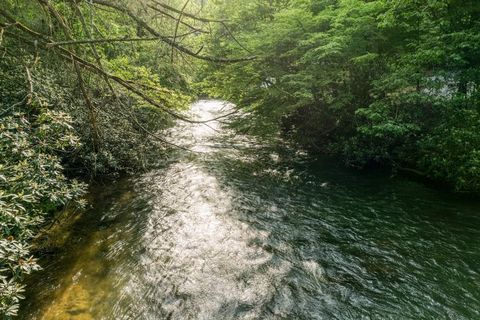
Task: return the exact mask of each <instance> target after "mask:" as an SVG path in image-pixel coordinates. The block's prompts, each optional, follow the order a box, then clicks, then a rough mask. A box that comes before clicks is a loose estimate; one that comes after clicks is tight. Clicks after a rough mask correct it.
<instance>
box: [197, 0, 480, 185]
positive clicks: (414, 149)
mask: <svg viewBox="0 0 480 320" xmlns="http://www.w3.org/2000/svg"><path fill="white" fill-rule="evenodd" d="M233 2H234V1H229V0H224V1H218V2H216V4H217V6H216V7H214V8H212V12H216V13H215V14H216V15H217V16H219V17H225V16H228V17H233V21H231V23H232V24H233V25H234V26H236V27H235V28H236V30H237V31H238V32H239V34H238V35H237V39H238V40H239V41H240V42H241V43H242V45H243V47H245V48H248V49H249V50H251V51H252V52H255V54H257V55H258V59H257V60H255V61H251V62H248V63H243V64H237V65H230V66H226V67H219V66H217V65H212V64H210V65H207V66H205V68H204V70H203V73H202V75H201V79H202V85H201V86H200V89H201V90H203V91H205V92H207V93H208V94H210V95H214V96H221V97H225V98H227V99H230V100H232V101H234V102H236V103H238V104H239V105H241V106H244V107H247V106H254V110H255V111H256V112H257V114H264V115H269V116H270V118H271V122H272V123H276V124H277V128H279V127H283V129H284V130H286V131H287V132H288V133H289V134H290V135H291V136H293V137H294V138H295V139H297V140H298V141H300V142H302V143H304V144H306V145H309V146H312V147H314V148H315V149H317V150H318V149H319V150H321V151H322V152H329V153H334V154H337V155H341V156H343V157H344V159H345V160H346V162H347V163H348V164H350V165H354V166H360V167H363V166H365V165H368V164H372V163H381V164H390V165H394V166H399V167H407V168H413V169H415V170H416V171H421V172H423V174H424V175H426V176H428V177H430V178H432V179H436V180H440V181H443V182H447V183H450V184H451V185H452V186H454V188H455V189H456V190H458V191H473V192H478V191H480V183H479V175H478V161H480V159H479V158H478V145H479V143H478V139H479V137H480V131H478V125H477V124H478V119H479V114H480V110H479V103H478V102H479V82H480V66H479V61H480V41H479V40H480V24H479V23H478V19H477V17H478V16H479V14H480V3H479V2H478V1H474V0H470V1H458V0H437V1H420V0H408V1H401V2H398V1H393V0H374V1H360V0H320V1H318V0H315V1H313V0H291V1H284V2H278V3H275V2H269V4H268V5H266V4H260V3H259V2H258V1H253V0H252V1H244V2H242V3H241V4H240V3H235V4H233ZM265 6H266V7H268V10H267V11H268V12H269V14H268V15H264V14H263V13H260V12H265V10H263V9H262V8H265ZM246 12H248V14H247V13H246ZM252 15H253V16H254V17H252ZM251 21H255V22H254V23H252V22H251ZM216 32H217V35H218V37H220V35H221V34H222V32H223V30H222V28H221V27H219V28H218V30H216ZM211 43H212V44H211V46H210V48H209V49H210V50H211V51H212V52H235V51H238V50H242V48H240V47H239V45H238V43H237V42H236V41H227V42H226V41H222V42H220V43H219V42H218V41H212V42H211Z"/></svg>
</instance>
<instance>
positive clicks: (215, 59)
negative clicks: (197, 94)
mask: <svg viewBox="0 0 480 320" xmlns="http://www.w3.org/2000/svg"><path fill="white" fill-rule="evenodd" d="M92 1H93V2H94V3H96V4H99V5H103V6H107V7H110V8H113V9H116V10H118V11H120V12H123V13H124V14H126V15H128V16H129V17H130V18H131V19H133V20H134V21H135V22H136V23H138V24H139V25H141V26H142V27H143V28H144V29H145V30H147V31H148V32H150V33H151V34H152V35H154V36H156V37H158V38H159V39H160V40H162V41H163V42H165V43H166V44H168V45H170V46H173V47H175V48H176V49H177V50H179V51H181V52H183V53H185V54H188V55H190V56H192V57H195V58H197V59H201V60H205V61H210V62H218V63H232V62H241V61H251V60H254V59H256V57H255V56H252V57H246V58H238V59H229V58H221V57H210V56H203V55H197V54H195V52H193V51H191V50H190V49H188V48H185V47H183V46H181V45H179V44H178V43H176V42H174V41H172V40H171V39H169V38H167V37H165V36H162V35H161V34H160V33H158V32H157V31H156V30H155V29H153V28H152V27H151V26H150V25H149V24H148V23H146V22H145V21H143V20H142V19H141V18H140V17H138V16H137V15H135V14H134V13H133V12H132V11H131V10H129V9H128V8H125V7H122V6H120V5H116V4H113V3H111V2H110V1H107V0H92Z"/></svg>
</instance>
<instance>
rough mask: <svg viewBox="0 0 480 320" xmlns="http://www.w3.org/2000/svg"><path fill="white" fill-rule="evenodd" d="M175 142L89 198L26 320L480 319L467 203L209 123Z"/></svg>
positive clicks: (218, 106) (479, 223)
mask: <svg viewBox="0 0 480 320" xmlns="http://www.w3.org/2000/svg"><path fill="white" fill-rule="evenodd" d="M228 108H229V106H224V105H223V104H222V103H220V102H215V101H209V102H207V101H203V102H199V103H197V104H196V105H194V106H193V111H192V113H193V114H195V115H196V116H197V117H199V118H203V119H208V118H211V117H213V116H215V115H219V114H222V113H225V112H227V111H228V110H227V109H228ZM171 136H172V139H173V140H174V141H177V142H178V143H181V144H182V145H184V146H188V147H189V148H191V149H193V150H194V151H195V152H194V153H188V152H177V154H176V157H174V158H172V160H171V161H170V162H169V163H166V164H165V165H164V166H162V168H160V169H158V170H154V171H152V172H150V173H148V174H145V175H143V176H139V177H136V178H132V179H128V180H123V181H119V182H117V183H114V184H111V185H108V186H99V187H98V188H96V190H95V191H94V198H95V199H94V201H93V209H92V210H91V211H89V212H88V213H87V214H85V215H84V216H83V217H82V218H81V219H80V220H79V221H78V222H77V223H76V224H75V225H74V227H73V230H71V232H70V233H68V234H66V235H63V236H64V237H66V239H67V245H66V247H65V249H64V250H63V251H61V252H60V253H58V254H55V255H52V256H50V257H47V258H44V260H43V265H44V267H45V269H46V270H45V271H43V272H40V273H37V274H36V275H35V276H34V278H32V279H31V280H30V282H31V284H30V287H29V290H30V291H29V292H30V293H29V297H27V300H26V301H25V302H24V304H23V314H22V316H21V319H78V320H79V319H355V320H356V319H480V246H479V245H480V212H479V211H480V210H479V209H480V203H479V202H478V201H477V202H475V201H471V200H468V201H467V200H465V199H462V198H460V197H457V196H453V195H448V194H444V193H442V192H439V191H435V190H431V189H429V188H427V187H425V186H423V185H421V184H419V183H416V182H412V181H409V180H407V179H402V178H400V177H396V178H391V177H389V176H388V175H385V174H381V173H378V174H372V173H369V174H363V173H358V172H355V171H350V170H347V169H345V168H343V167H342V166H341V164H338V163H335V162H334V161H332V160H319V159H311V158H309V157H308V156H306V155H305V154H303V153H301V152H295V151H294V150H292V149H291V148H288V147H287V146H285V145H284V143H282V142H280V141H277V142H269V143H261V142H259V141H258V140H255V139H253V138H251V137H250V138H249V137H245V136H241V135H235V134H234V133H233V132H230V131H229V130H226V129H222V128H221V126H220V125H219V124H216V123H210V124H209V127H207V126H204V125H179V126H178V127H177V128H176V129H175V130H173V131H172V132H171Z"/></svg>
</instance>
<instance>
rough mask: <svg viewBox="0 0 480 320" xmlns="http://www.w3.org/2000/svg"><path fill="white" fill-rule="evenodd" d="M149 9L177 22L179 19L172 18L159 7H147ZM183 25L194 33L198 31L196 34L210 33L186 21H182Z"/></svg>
mask: <svg viewBox="0 0 480 320" xmlns="http://www.w3.org/2000/svg"><path fill="white" fill-rule="evenodd" d="M147 7H149V8H150V9H152V10H154V11H157V12H158V13H160V14H162V15H164V16H166V17H168V18H170V19H172V20H177V18H175V17H174V16H172V15H171V14H169V13H168V12H165V11H163V10H161V9H159V8H157V7H154V6H152V5H147ZM180 23H181V24H183V25H184V26H186V27H188V28H190V29H192V30H193V31H196V32H199V33H209V32H208V31H205V30H203V29H200V28H197V27H194V26H192V25H191V24H188V23H186V22H185V21H180Z"/></svg>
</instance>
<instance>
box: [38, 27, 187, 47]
mask: <svg viewBox="0 0 480 320" xmlns="http://www.w3.org/2000/svg"><path fill="white" fill-rule="evenodd" d="M194 32H195V31H192V32H188V33H184V34H181V35H178V36H177V38H182V37H186V36H189V35H191V34H193V33H194ZM169 38H173V36H172V37H169ZM148 41H161V39H159V38H158V37H150V38H107V39H83V40H72V41H58V42H51V43H47V47H48V48H52V47H57V46H65V45H77V44H79V45H80V44H92V43H113V42H148Z"/></svg>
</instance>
